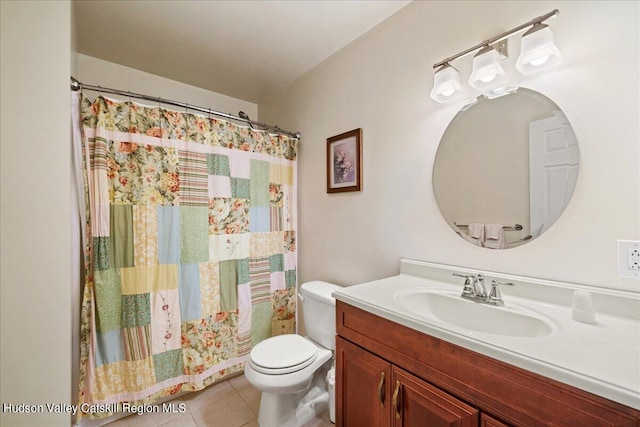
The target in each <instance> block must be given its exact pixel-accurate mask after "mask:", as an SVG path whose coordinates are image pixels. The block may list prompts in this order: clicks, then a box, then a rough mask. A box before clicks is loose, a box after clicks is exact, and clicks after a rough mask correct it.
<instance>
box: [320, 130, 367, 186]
mask: <svg viewBox="0 0 640 427" xmlns="http://www.w3.org/2000/svg"><path fill="white" fill-rule="evenodd" d="M361 190H362V129H361V128H358V129H354V130H351V131H349V132H345V133H341V134H340V135H336V136H332V137H331V138H327V193H343V192H347V191H361Z"/></svg>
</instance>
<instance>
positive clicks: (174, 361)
mask: <svg viewBox="0 0 640 427" xmlns="http://www.w3.org/2000/svg"><path fill="white" fill-rule="evenodd" d="M183 366H184V364H183V361H182V350H181V349H179V348H178V349H175V350H169V351H165V352H164V353H160V354H154V355H153V369H154V371H155V374H156V382H160V381H164V380H166V379H169V378H174V377H178V376H180V375H182V374H183Z"/></svg>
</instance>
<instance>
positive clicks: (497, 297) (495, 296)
mask: <svg viewBox="0 0 640 427" xmlns="http://www.w3.org/2000/svg"><path fill="white" fill-rule="evenodd" d="M499 285H506V286H515V285H514V284H513V283H511V282H500V281H498V280H491V291H490V292H489V300H490V301H492V302H494V303H497V305H502V304H504V303H503V302H502V294H501V293H500V287H499Z"/></svg>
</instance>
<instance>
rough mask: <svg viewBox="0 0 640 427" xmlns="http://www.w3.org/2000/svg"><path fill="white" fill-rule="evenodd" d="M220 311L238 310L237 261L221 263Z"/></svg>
mask: <svg viewBox="0 0 640 427" xmlns="http://www.w3.org/2000/svg"><path fill="white" fill-rule="evenodd" d="M219 269H220V311H233V310H236V309H237V308H238V263H237V261H236V260H233V259H232V260H226V261H220V263H219Z"/></svg>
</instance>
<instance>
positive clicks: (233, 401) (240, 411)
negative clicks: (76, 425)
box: [107, 375, 333, 427]
mask: <svg viewBox="0 0 640 427" xmlns="http://www.w3.org/2000/svg"><path fill="white" fill-rule="evenodd" d="M173 402H174V403H176V404H179V403H185V404H186V408H187V411H186V412H184V413H181V414H180V413H151V414H144V415H135V414H134V415H130V416H128V417H126V418H121V419H119V420H117V421H114V422H112V423H109V424H107V426H108V427H147V426H148V427H160V426H161V427H258V408H259V407H260V392H259V391H258V390H256V389H255V388H254V387H253V386H252V385H251V384H249V382H248V381H247V380H246V379H245V377H244V375H239V376H237V377H233V378H231V379H229V380H226V381H223V382H221V383H218V384H216V385H213V386H210V387H207V388H206V389H204V390H202V391H199V392H194V393H189V394H185V395H184V396H180V397H178V398H177V399H175V400H174V401H173ZM304 427H333V424H332V423H331V421H330V420H329V411H328V410H326V411H324V412H323V413H321V414H319V415H318V416H317V417H316V418H315V419H313V420H311V421H310V422H308V423H307V424H305V426H304Z"/></svg>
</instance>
